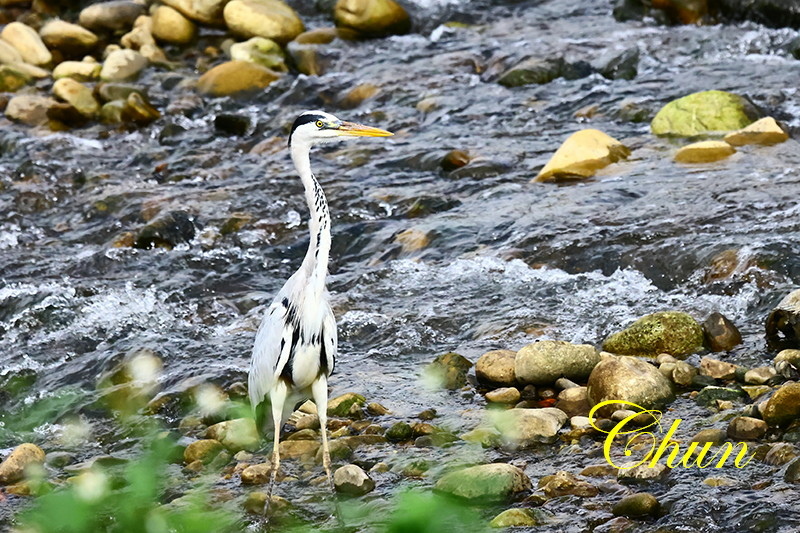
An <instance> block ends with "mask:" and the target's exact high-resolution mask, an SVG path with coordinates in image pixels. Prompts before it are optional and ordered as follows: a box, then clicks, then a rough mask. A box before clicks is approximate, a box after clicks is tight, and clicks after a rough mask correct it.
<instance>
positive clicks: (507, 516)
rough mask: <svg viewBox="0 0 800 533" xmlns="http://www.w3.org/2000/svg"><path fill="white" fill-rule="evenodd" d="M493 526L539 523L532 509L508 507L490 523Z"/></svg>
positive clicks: (522, 525) (517, 525)
mask: <svg viewBox="0 0 800 533" xmlns="http://www.w3.org/2000/svg"><path fill="white" fill-rule="evenodd" d="M489 525H490V526H491V527H496V528H501V527H525V526H528V527H531V526H536V525H538V524H537V522H536V515H535V514H534V513H533V510H532V509H506V510H505V511H503V512H502V513H500V514H499V515H497V516H495V517H494V519H493V520H492V521H491V522H490V523H489Z"/></svg>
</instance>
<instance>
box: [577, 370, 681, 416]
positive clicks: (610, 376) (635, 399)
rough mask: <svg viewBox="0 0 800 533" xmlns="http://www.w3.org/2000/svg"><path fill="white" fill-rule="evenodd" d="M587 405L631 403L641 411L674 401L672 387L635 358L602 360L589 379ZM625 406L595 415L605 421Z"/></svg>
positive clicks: (603, 409)
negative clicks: (605, 418)
mask: <svg viewBox="0 0 800 533" xmlns="http://www.w3.org/2000/svg"><path fill="white" fill-rule="evenodd" d="M587 389H588V395H589V403H590V404H591V405H592V406H595V405H597V404H599V403H601V402H604V401H608V400H621V401H626V402H631V403H633V404H636V405H638V406H639V407H642V408H643V409H654V408H659V407H663V406H664V405H666V404H668V403H670V402H671V401H672V400H674V399H675V394H674V392H673V391H672V385H671V384H670V382H669V380H667V378H665V377H664V376H663V375H662V374H661V372H659V371H658V369H657V368H656V367H655V366H653V365H651V364H650V363H647V362H646V361H643V360H641V359H639V358H636V357H627V356H623V357H614V356H612V357H607V358H604V359H603V360H602V361H600V363H598V365H597V366H596V367H595V369H594V370H593V371H592V374H591V375H590V376H589V382H588V384H587ZM630 407H631V406H629V405H626V404H609V405H606V406H604V407H603V408H601V409H599V410H598V411H597V414H598V415H599V416H602V417H608V416H610V415H611V413H613V412H614V411H615V410H617V409H628V408H630Z"/></svg>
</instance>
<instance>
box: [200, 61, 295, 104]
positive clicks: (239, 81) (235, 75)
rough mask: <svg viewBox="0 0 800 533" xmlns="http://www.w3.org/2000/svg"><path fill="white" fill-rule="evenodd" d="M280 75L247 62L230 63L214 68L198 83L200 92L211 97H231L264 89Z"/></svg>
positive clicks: (201, 77)
mask: <svg viewBox="0 0 800 533" xmlns="http://www.w3.org/2000/svg"><path fill="white" fill-rule="evenodd" d="M279 78H280V74H278V73H277V72H275V71H273V70H270V69H268V68H265V67H262V66H261V65H256V64H254V63H249V62H247V61H228V62H227V63H222V64H221V65H217V66H216V67H214V68H212V69H211V70H209V71H208V72H206V73H205V74H203V75H202V76H200V79H199V80H198V81H197V88H198V89H199V90H200V92H202V93H205V94H208V95H210V96H231V95H235V94H238V93H244V92H249V91H257V90H261V89H264V88H265V87H267V86H268V85H269V84H271V83H272V82H274V81H275V80H277V79H279Z"/></svg>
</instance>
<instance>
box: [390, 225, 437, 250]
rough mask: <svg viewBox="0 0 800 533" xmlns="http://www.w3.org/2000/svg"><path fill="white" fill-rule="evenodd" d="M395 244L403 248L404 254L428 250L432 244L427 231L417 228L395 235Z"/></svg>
mask: <svg viewBox="0 0 800 533" xmlns="http://www.w3.org/2000/svg"><path fill="white" fill-rule="evenodd" d="M394 242H396V243H398V244H399V245H400V246H401V247H402V248H403V252H405V253H411V252H416V251H419V250H422V249H424V248H426V247H427V246H428V245H429V244H430V242H431V239H430V237H429V236H428V232H427V231H423V230H420V229H417V228H408V229H405V230H403V231H401V232H400V233H398V234H397V235H395V236H394Z"/></svg>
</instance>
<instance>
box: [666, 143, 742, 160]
mask: <svg viewBox="0 0 800 533" xmlns="http://www.w3.org/2000/svg"><path fill="white" fill-rule="evenodd" d="M735 153H736V150H735V149H734V148H733V146H731V145H730V144H728V143H726V142H724V141H702V142H696V143H692V144H689V145H686V146H683V147H681V148H679V149H678V151H677V152H675V161H677V162H678V163H713V162H715V161H721V160H723V159H725V158H727V157H729V156H731V155H733V154H735Z"/></svg>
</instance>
